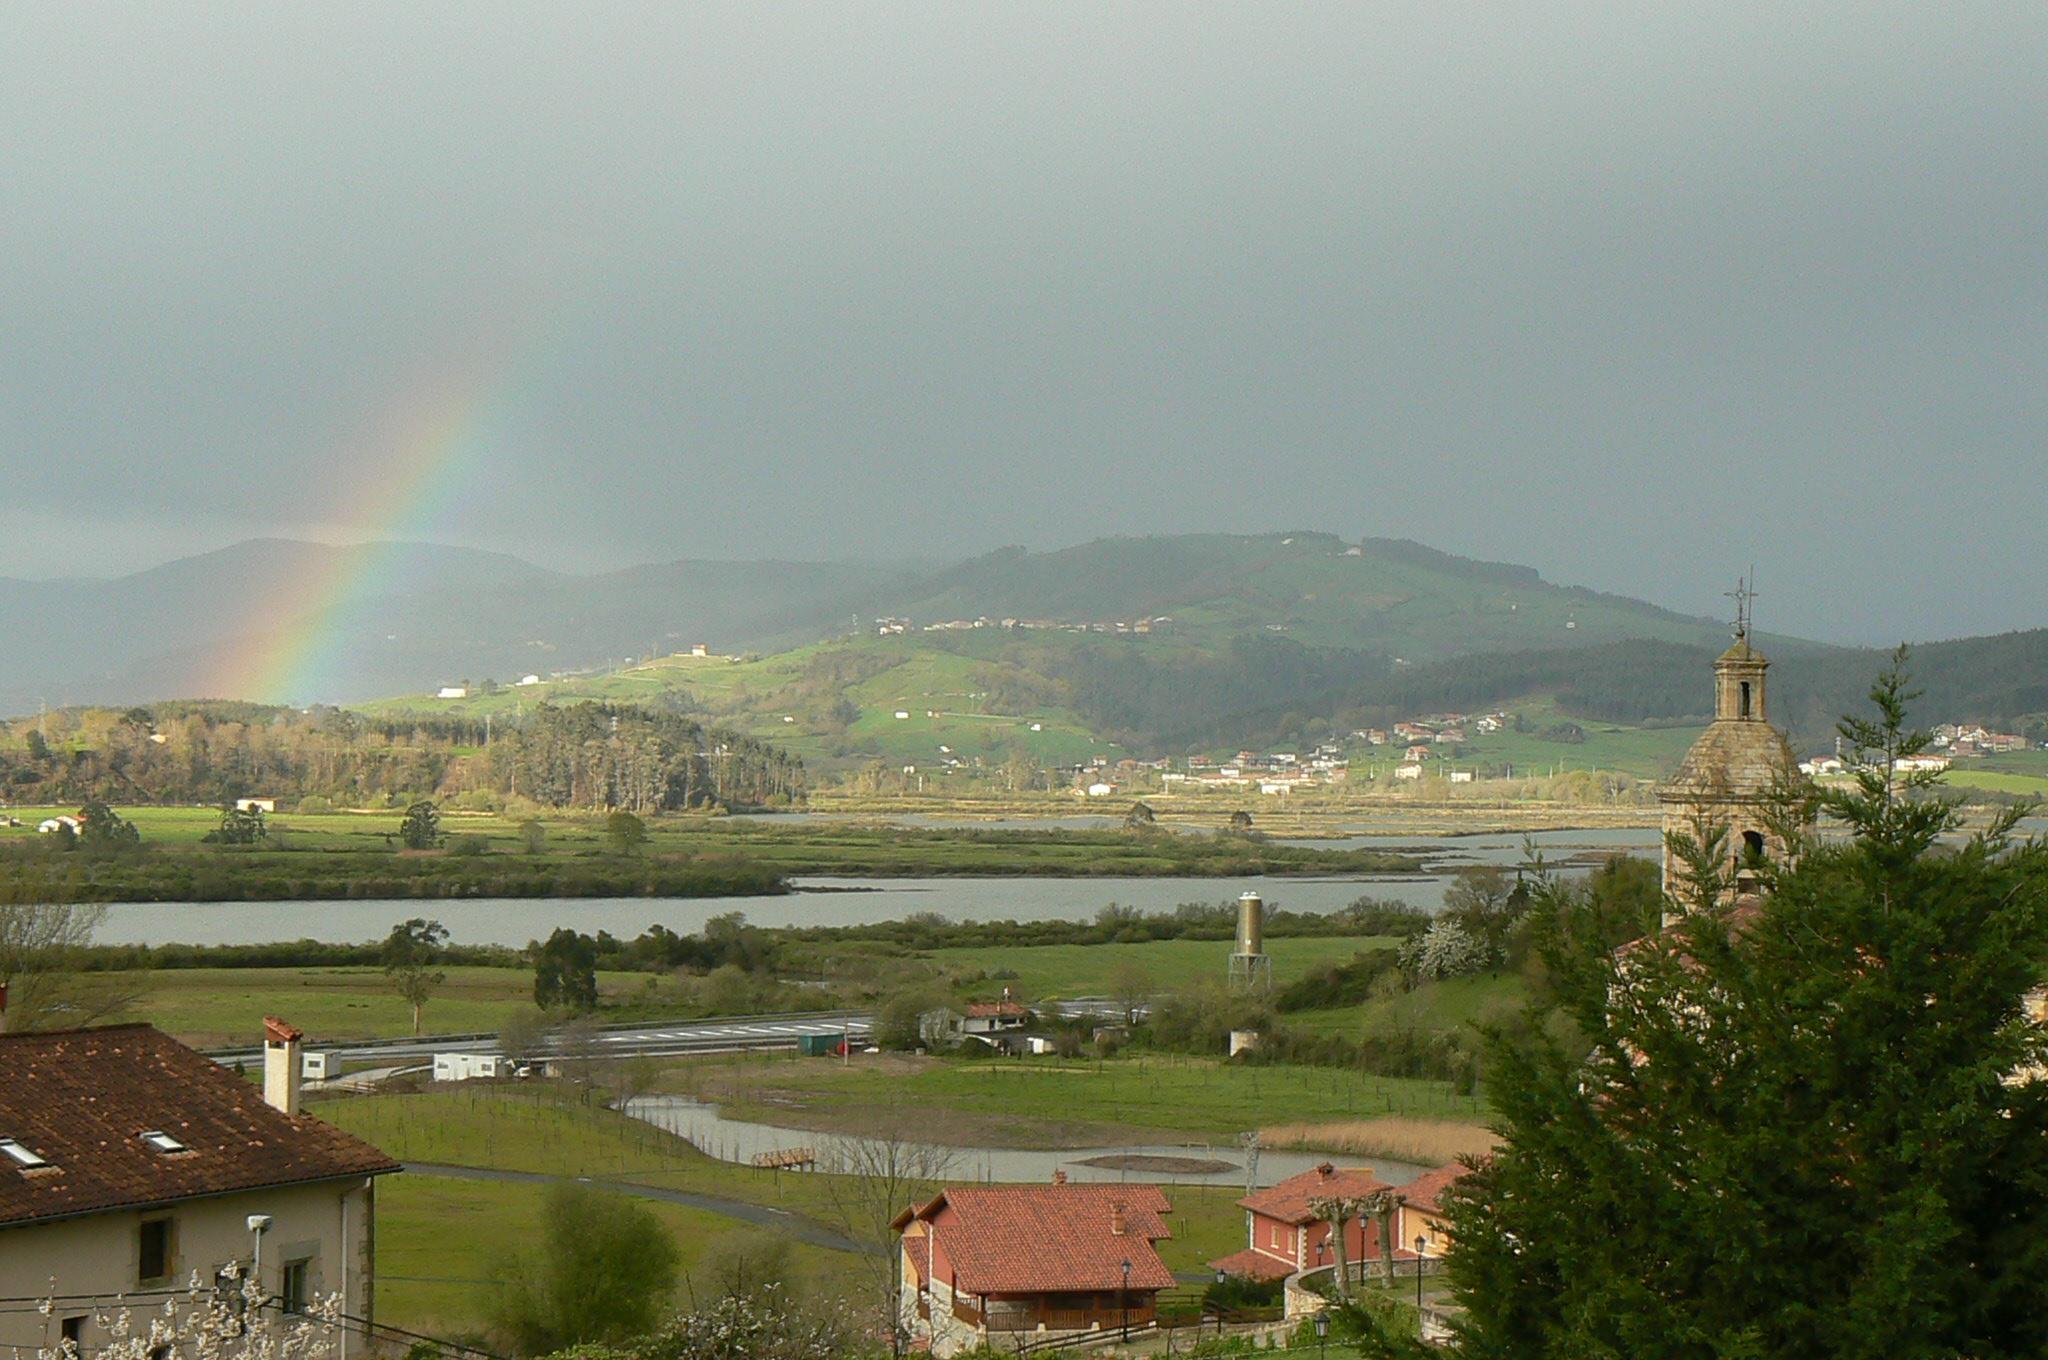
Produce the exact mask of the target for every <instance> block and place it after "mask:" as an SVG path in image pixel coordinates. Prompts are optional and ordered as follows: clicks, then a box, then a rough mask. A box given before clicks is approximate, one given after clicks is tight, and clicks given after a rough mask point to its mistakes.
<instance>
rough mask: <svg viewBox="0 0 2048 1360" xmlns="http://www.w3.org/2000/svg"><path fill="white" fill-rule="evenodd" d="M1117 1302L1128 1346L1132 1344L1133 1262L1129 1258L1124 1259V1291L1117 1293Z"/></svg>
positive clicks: (1125, 1341) (1125, 1342)
mask: <svg viewBox="0 0 2048 1360" xmlns="http://www.w3.org/2000/svg"><path fill="white" fill-rule="evenodd" d="M1117 1302H1118V1303H1119V1304H1120V1305H1121V1311H1122V1313H1123V1327H1122V1331H1123V1334H1124V1344H1125V1345H1126V1346H1128V1345H1130V1344H1131V1263H1130V1261H1129V1260H1128V1259H1126V1260H1125V1261H1124V1289H1123V1293H1121V1294H1119V1295H1117Z"/></svg>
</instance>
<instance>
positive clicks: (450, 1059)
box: [434, 1053, 512, 1081]
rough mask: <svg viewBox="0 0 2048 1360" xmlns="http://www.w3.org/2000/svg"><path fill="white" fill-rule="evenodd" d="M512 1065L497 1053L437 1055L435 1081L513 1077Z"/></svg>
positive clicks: (435, 1059)
mask: <svg viewBox="0 0 2048 1360" xmlns="http://www.w3.org/2000/svg"><path fill="white" fill-rule="evenodd" d="M511 1068H512V1064H511V1063H510V1061H508V1060H507V1059H505V1058H501V1057H499V1056H498V1055H497V1054H495V1053H436V1054H435V1055H434V1080H435V1081H476V1080H478V1079H480V1078H486V1079H487V1078H496V1077H504V1076H510V1075H511Z"/></svg>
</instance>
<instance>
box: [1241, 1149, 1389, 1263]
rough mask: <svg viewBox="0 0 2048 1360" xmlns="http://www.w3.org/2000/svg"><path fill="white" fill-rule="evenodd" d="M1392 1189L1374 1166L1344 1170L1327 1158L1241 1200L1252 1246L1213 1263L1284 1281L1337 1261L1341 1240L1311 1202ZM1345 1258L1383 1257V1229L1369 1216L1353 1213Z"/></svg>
mask: <svg viewBox="0 0 2048 1360" xmlns="http://www.w3.org/2000/svg"><path fill="white" fill-rule="evenodd" d="M1393 1189H1394V1187H1393V1186H1391V1185H1389V1184H1387V1183H1386V1182H1385V1181H1383V1180H1380V1179H1379V1178H1378V1177H1377V1176H1374V1175H1373V1174H1372V1170H1371V1168H1369V1167H1352V1168H1346V1169H1343V1170H1340V1169H1338V1168H1337V1167H1334V1166H1332V1165H1330V1164H1329V1163H1328V1162H1324V1163H1323V1164H1322V1165H1321V1166H1318V1167H1314V1168H1312V1169H1310V1170H1308V1171H1304V1172H1302V1173H1301V1174H1300V1175H1298V1176H1289V1177H1288V1178H1287V1179H1286V1180H1284V1181H1280V1182H1278V1183H1277V1184H1274V1185H1269V1186H1267V1187H1266V1188H1265V1189H1263V1190H1260V1191H1257V1192H1256V1193H1253V1194H1250V1195H1246V1196H1245V1197H1244V1198H1243V1199H1241V1200H1239V1201H1238V1202H1237V1203H1238V1206H1239V1207H1240V1208H1242V1209H1243V1210H1244V1211H1245V1236H1246V1237H1247V1238H1248V1239H1249V1244H1248V1245H1247V1246H1246V1247H1245V1249H1244V1250H1243V1251H1239V1252H1233V1253H1231V1254H1230V1255H1228V1256H1225V1257H1222V1258H1221V1259H1219V1260H1215V1261H1211V1262H1210V1263H1209V1265H1210V1267H1211V1268H1212V1269H1215V1270H1220V1271H1223V1272H1224V1273H1226V1274H1230V1275H1248V1276H1250V1277H1251V1278H1253V1279H1255V1280H1283V1279H1286V1278H1287V1277H1288V1276H1289V1275H1292V1274H1295V1273H1296V1272H1297V1271H1303V1270H1310V1269H1313V1268H1314V1267H1316V1266H1323V1265H1335V1264H1336V1262H1337V1255H1336V1244H1335V1243H1334V1242H1333V1241H1332V1240H1331V1236H1330V1224H1329V1221H1328V1220H1327V1219H1326V1218H1324V1217H1323V1216H1322V1215H1321V1214H1319V1213H1317V1211H1316V1210H1315V1208H1313V1207H1312V1206H1313V1205H1314V1204H1316V1203H1317V1202H1319V1201H1321V1200H1326V1199H1347V1200H1351V1199H1359V1200H1362V1199H1366V1198H1369V1197H1371V1196H1374V1195H1381V1194H1391V1193H1392V1192H1393ZM1344 1259H1345V1260H1346V1261H1349V1262H1357V1261H1377V1260H1379V1259H1380V1247H1379V1230H1378V1227H1377V1225H1375V1224H1373V1223H1372V1222H1371V1216H1370V1215H1369V1214H1353V1215H1351V1216H1349V1217H1347V1218H1346V1219H1345V1220H1344Z"/></svg>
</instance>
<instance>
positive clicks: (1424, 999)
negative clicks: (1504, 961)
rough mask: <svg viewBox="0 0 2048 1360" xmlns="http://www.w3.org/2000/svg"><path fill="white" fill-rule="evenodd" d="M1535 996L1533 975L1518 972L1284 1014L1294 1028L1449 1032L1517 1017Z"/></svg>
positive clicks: (1347, 1034)
mask: <svg viewBox="0 0 2048 1360" xmlns="http://www.w3.org/2000/svg"><path fill="white" fill-rule="evenodd" d="M1528 1000H1529V983H1528V981H1527V979H1525V978H1523V977H1521V976H1520V975H1519V974H1515V973H1495V974H1487V975H1484V976H1481V977H1466V978H1451V979H1449V980H1447V981H1444V982H1427V983H1424V984H1422V985H1421V986H1419V987H1417V988H1415V989H1414V990H1413V991H1406V992H1396V993H1395V994H1394V995H1392V996H1387V997H1381V998H1375V999H1374V1000H1371V1001H1367V1002H1364V1003H1362V1004H1360V1005H1356V1006H1336V1007H1330V1008H1326V1009H1320V1010H1307V1011H1290V1012H1288V1013H1286V1014H1284V1015H1282V1016H1281V1017H1280V1023H1281V1024H1282V1025H1284V1026H1286V1027H1287V1028H1289V1029H1305V1030H1309V1031H1312V1032H1314V1033H1318V1034H1333V1035H1336V1036H1338V1037H1339V1038H1344V1039H1356V1038H1359V1037H1360V1036H1361V1035H1362V1034H1364V1033H1366V1032H1368V1031H1373V1030H1377V1031H1382V1032H1384V1031H1390V1030H1397V1029H1403V1030H1414V1031H1418V1032H1421V1033H1444V1032H1448V1031H1452V1030H1460V1029H1464V1028H1466V1027H1467V1026H1471V1025H1477V1024H1488V1023H1495V1022H1504V1021H1509V1020H1512V1019H1513V1018H1514V1017H1515V1016H1516V1015H1518V1014H1519V1013H1520V1012H1521V1009H1522V1007H1523V1006H1524V1005H1526V1004H1527V1003H1528Z"/></svg>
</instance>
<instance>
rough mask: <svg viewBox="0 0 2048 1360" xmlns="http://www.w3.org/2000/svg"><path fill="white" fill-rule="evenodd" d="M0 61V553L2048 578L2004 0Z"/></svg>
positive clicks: (1159, 22)
mask: <svg viewBox="0 0 2048 1360" xmlns="http://www.w3.org/2000/svg"><path fill="white" fill-rule="evenodd" d="M0 69H4V72H5V78H4V79H0V474H4V476H5V482H6V488H7V489H6V492H5V496H4V499H0V573H10V574H16V575H29V576H40V575H52V574H59V573H90V574H100V573H105V572H111V571H115V570H122V569H127V568H131V567H135V566H139V565H144V564H147V563H150V562H153V561H156V560H159V559H161V558H163V557H166V556H170V555H175V554H178V553H182V552H185V551H190V550H194V549H201V548H208V547H214V546H219V545H221V544H224V543H227V542H230V541H233V540H235V539H238V538H242V537H247V536H251V535H255V534H259V533H284V534H303V535H309V536H316V537H323V538H329V539H348V538H354V537H361V536H363V535H381V534H390V533H403V534H405V535H408V536H414V537H423V538H432V539H438V540H441V541H447V542H457V543H467V544H475V545H479V546H490V547H498V548H505V549H508V550H512V551H516V552H519V553H521V554H523V555H525V556H528V557H530V558H532V559H534V560H537V561H541V562H544V563H548V564H550V565H563V566H605V565H618V564H624V563H627V562H633V561H643V560H651V559H666V558H674V557H683V556H704V557H749V556H765V555H778V556H839V555H847V554H862V555H892V556H893V555H903V554H907V553H915V554H919V555H938V554H951V553H964V552H969V551H977V550H981V549H986V548H990V547H994V546H998V545H1001V544H1005V543H1013V542H1016V543H1026V544H1030V545H1032V546H1038V547H1050V546H1059V545H1064V544H1067V543H1072V542H1077V541H1080V540H1083V539H1087V538H1091V537H1095V536H1098V535H1102V534H1110V533H1166V532H1176V531H1180V530H1186V529H1195V528H1202V529H1231V530H1262V529H1277V528H1292V527H1313V528H1325V529H1331V530H1336V531H1339V532H1343V533H1347V534H1354V535H1360V534H1385V535H1396V536H1403V537H1412V538H1416V539H1420V540H1422V541H1424V542H1427V543H1430V544H1432V545H1435V546H1438V547H1442V548H1446V549H1449V550H1451V551H1456V552H1463V553H1469V554H1475V555H1482V556H1488V557H1494V558H1499V559H1503V560H1509V561H1517V562H1524V563H1528V564H1530V565H1533V566H1536V567H1538V568H1540V569H1541V570H1542V571H1543V572H1544V573H1545V574H1546V575H1547V576H1549V577H1550V578H1552V579H1553V580H1560V581H1565V582H1572V583H1580V584H1586V585H1592V586H1596V587H1599V588H1603V589H1609V590H1617V591H1622V592H1626V593H1629V594H1635V595H1641V596H1645V597H1648V598H1651V599H1654V600H1656V601H1658V602H1659V603H1664V604H1668V605H1672V606H1675V607H1679V608H1685V609H1689V610H1695V611H1698V612H1703V613H1719V612H1721V611H1722V610H1723V609H1724V608H1725V603H1726V602H1725V601H1724V600H1722V599H1721V592H1722V591H1724V590H1726V589H1727V588H1728V586H1729V584H1730V579H1731V578H1732V577H1733V576H1734V575H1735V574H1736V573H1737V572H1738V571H1740V570H1742V569H1743V568H1746V567H1747V566H1748V564H1749V563H1750V562H1751V561H1752V560H1754V561H1755V562H1756V563H1757V564H1758V566H1759V569H1760V571H1761V573H1762V575H1763V578H1764V579H1763V585H1764V591H1765V600H1764V603H1763V605H1762V606H1761V611H1762V621H1763V622H1764V623H1765V624H1766V626H1769V627H1773V628H1779V629H1785V630H1788V631H1799V632H1805V633H1808V634H1812V635H1816V636H1824V637H1829V638H1837V639H1842V640H1852V639H1853V640H1883V639H1890V638H1897V637H1900V636H1912V637H1933V636H1953V635H1957V634H1961V633H1968V632H1980V631H1992V630H1998V629H2004V628H2014V627H2029V626H2039V625H2042V624H2044V623H2048V601H2044V595H2043V591H2042V585H2043V582H2044V580H2048V548H2044V546H2043V543H2044V539H2043V531H2044V526H2048V470H2044V464H2048V459H2044V453H2043V446H2044V435H2048V364H2044V359H2048V348H2044V347H2048V250H2044V246H2048V155H2044V146H2043V130H2044V129H2048V74H2044V72H2048V10H2044V9H2043V8H2042V7H2041V6H2039V5H2038V4H2033V3H2024V4H2023V3H2013V4H1953V5H1930V4H1926V3H1924V2H1922V3H1913V4H1899V5H1889V4H1880V3H1874V2H1873V0H1853V2H1852V3H1844V4H1839V5H1810V4H1797V3H1792V4H1788V3H1785V2H1784V0H1771V2H1770V3H1748V2H1747V0H1738V2H1728V0H1724V3H1718V4H1712V5H1683V6H1680V5H1671V6H1644V5H1641V4H1636V3H1629V4H1613V5H1588V4H1563V3H1555V2H1554V0H1553V2H1551V3H1541V4H1530V5H1500V4H1469V5H1444V4H1441V3H1417V4H1407V5H1389V4H1368V3H1354V4H1346V5H1340V6H1311V5H1263V4H1261V5H1250V4H1236V5H1227V6H1206V5H1191V4H1186V3H1175V4H1172V5H1162V6H1105V5H1098V4H1092V3H1090V4H1072V5H1051V4H1017V5H1009V6H995V5H986V4H959V3H952V2H950V0H949V2H948V3H938V4H932V5H922V6H919V5H895V4H887V5H885V4H868V5H858V6H854V5H848V6H831V7H813V6H799V5H764V4H760V3H758V2H757V0H750V2H749V3H744V4H738V5H732V6H714V5H695V4H692V5H679V4H674V3H662V4H652V5H644V6H641V5H629V4H623V3H618V4H605V5H597V6H581V5H573V6H572V5H566V4H565V5H556V6H536V5H528V4H510V3H504V2H503V0H498V2H497V3H490V4H474V5H454V4H439V5H417V4H411V3H407V4H388V5H376V4H361V3H357V4H350V5H324V6H313V5H303V6H283V5H273V4H246V5H226V6H220V5H198V4H192V3H186V2H185V0H180V2H179V3H175V4H169V3H167V4H160V5H142V4H130V5H109V6H90V7H89V6H85V5H72V4H64V5H14V6H9V7H7V8H6V9H5V10H4V11H0ZM416 474H417V476H418V480H417V482H415V480H414V478H415V475H416Z"/></svg>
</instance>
